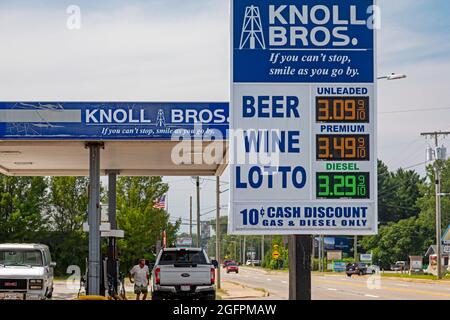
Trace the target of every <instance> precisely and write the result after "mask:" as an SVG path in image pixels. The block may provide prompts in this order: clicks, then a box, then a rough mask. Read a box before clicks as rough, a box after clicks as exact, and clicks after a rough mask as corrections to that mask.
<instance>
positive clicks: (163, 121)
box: [156, 109, 166, 128]
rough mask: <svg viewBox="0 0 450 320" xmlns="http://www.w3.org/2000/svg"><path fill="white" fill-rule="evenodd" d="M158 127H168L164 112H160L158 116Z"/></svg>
mask: <svg viewBox="0 0 450 320" xmlns="http://www.w3.org/2000/svg"><path fill="white" fill-rule="evenodd" d="M156 126H157V127H158V128H164V127H165V126H166V119H165V118H164V110H163V109H159V110H158V116H157V118H156Z"/></svg>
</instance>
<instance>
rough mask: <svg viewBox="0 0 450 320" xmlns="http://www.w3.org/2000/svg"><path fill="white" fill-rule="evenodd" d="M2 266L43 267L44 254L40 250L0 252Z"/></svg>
mask: <svg viewBox="0 0 450 320" xmlns="http://www.w3.org/2000/svg"><path fill="white" fill-rule="evenodd" d="M0 265H4V266H32V267H41V266H43V261H42V252H41V251H39V250H19V249H14V250H0Z"/></svg>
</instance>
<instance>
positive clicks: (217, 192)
mask: <svg viewBox="0 0 450 320" xmlns="http://www.w3.org/2000/svg"><path fill="white" fill-rule="evenodd" d="M216 260H217V263H218V264H219V266H218V267H217V269H216V270H217V289H220V266H221V259H220V178H219V176H217V177H216Z"/></svg>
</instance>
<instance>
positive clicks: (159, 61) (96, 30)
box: [0, 0, 450, 230]
mask: <svg viewBox="0 0 450 320" xmlns="http://www.w3.org/2000/svg"><path fill="white" fill-rule="evenodd" d="M378 3H379V5H380V7H381V10H382V29H381V30H380V31H379V34H378V44H379V48H378V49H379V50H378V69H379V70H378V71H379V74H380V75H383V74H387V73H390V72H398V73H405V74H407V75H408V78H407V79H406V80H401V81H391V82H388V81H382V82H380V83H379V88H378V97H379V104H378V108H379V112H380V114H379V121H378V128H379V130H378V131H379V135H378V136H379V141H378V143H379V157H380V158H381V159H383V160H384V161H385V162H387V164H388V165H389V166H390V168H391V169H396V168H398V167H410V166H414V167H413V168H414V169H416V170H418V171H419V172H422V173H423V172H424V166H423V165H417V164H420V163H421V162H423V161H424V159H425V156H424V155H425V148H426V146H427V144H428V143H429V142H427V141H425V140H424V139H423V138H422V137H420V132H422V131H430V130H433V131H434V130H450V121H449V120H450V110H445V111H440V112H436V111H432V112H431V111H430V112H403V113H395V114H392V113H389V112H392V111H401V110H403V111H406V110H412V109H424V108H425V109H427V108H442V107H450V19H449V18H448V17H449V16H450V1H448V0H379V1H378ZM71 4H75V5H79V6H80V8H81V14H82V25H81V29H80V30H76V31H70V30H68V29H67V28H66V20H67V17H68V16H67V13H66V8H67V6H68V5H71ZM0 39H1V41H0V52H1V54H0V70H1V72H0V87H1V88H2V90H1V91H0V100H12V101H16V100H46V101H51V100H66V101H67V100H68V101H70V100H78V101H80V100H97V101H101V100H110V101H111V100H133V101H173V100H185V101H202V100H209V101H227V100H228V98H229V76H228V74H229V45H228V42H229V17H228V1H226V0H189V1H186V0H184V1H183V0H147V1H142V0H140V1H136V0H128V1H119V0H108V1H88V0H83V1H76V0H74V1H72V0H71V1H65V0H53V1H50V0H42V1H30V0H26V1H25V0H2V1H1V2H0ZM443 142H444V143H447V147H449V148H450V144H449V143H448V141H443ZM227 179H228V175H227V174H225V175H224V177H223V180H225V181H226V180H227ZM167 181H171V191H170V194H169V202H170V209H171V212H172V214H173V216H182V217H184V218H187V217H188V210H187V209H188V207H187V206H188V203H189V195H190V194H192V195H194V186H193V184H192V183H191V182H190V181H189V178H180V177H178V178H167ZM227 196H228V194H227V193H224V194H223V196H222V201H223V202H224V203H225V202H226V201H227ZM194 199H195V198H194ZM194 205H195V204H194ZM201 206H202V208H203V211H204V212H206V211H208V209H207V208H208V207H213V206H214V182H212V181H208V180H205V181H204V183H203V185H202V203H201ZM212 216H213V213H212V214H209V215H207V216H206V217H207V218H210V217H212ZM184 230H186V229H184Z"/></svg>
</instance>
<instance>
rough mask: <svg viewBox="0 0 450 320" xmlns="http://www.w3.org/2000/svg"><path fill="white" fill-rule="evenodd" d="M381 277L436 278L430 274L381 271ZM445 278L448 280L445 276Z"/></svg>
mask: <svg viewBox="0 0 450 320" xmlns="http://www.w3.org/2000/svg"><path fill="white" fill-rule="evenodd" d="M381 276H382V277H386V278H403V279H424V280H437V277H436V276H434V275H431V274H411V275H410V274H407V273H403V274H402V273H381ZM445 280H450V278H448V277H447V278H446V279H445Z"/></svg>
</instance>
